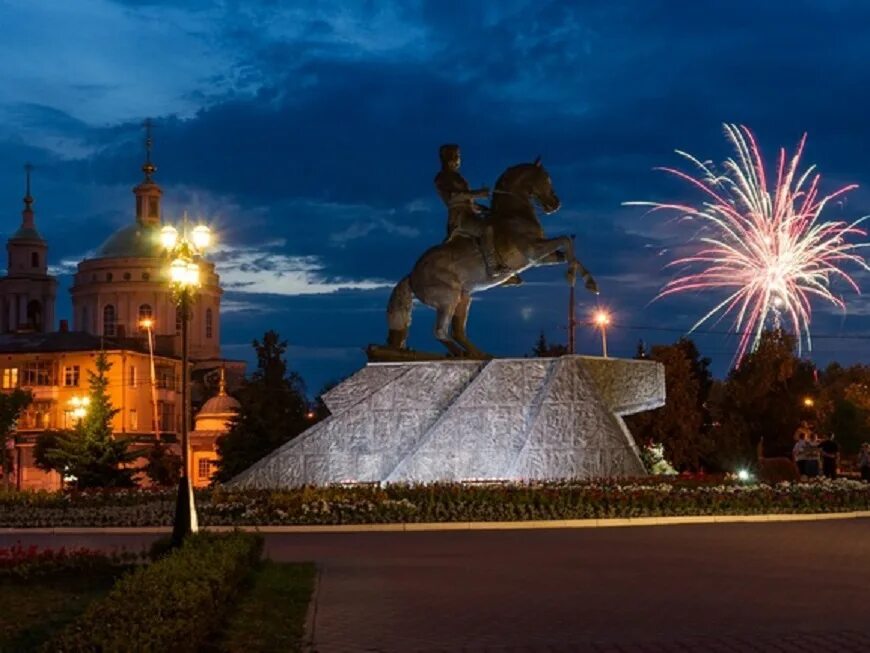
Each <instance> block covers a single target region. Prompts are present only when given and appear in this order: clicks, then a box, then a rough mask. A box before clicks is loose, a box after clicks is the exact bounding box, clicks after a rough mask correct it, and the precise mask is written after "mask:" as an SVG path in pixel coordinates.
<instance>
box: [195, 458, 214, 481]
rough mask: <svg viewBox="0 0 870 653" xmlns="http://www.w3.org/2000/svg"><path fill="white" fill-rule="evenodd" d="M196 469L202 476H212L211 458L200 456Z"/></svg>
mask: <svg viewBox="0 0 870 653" xmlns="http://www.w3.org/2000/svg"><path fill="white" fill-rule="evenodd" d="M196 471H197V475H198V476H199V477H200V478H211V460H209V459H208V458H200V459H199V462H198V463H197V469H196Z"/></svg>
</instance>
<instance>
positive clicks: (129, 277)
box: [124, 272, 132, 281]
mask: <svg viewBox="0 0 870 653" xmlns="http://www.w3.org/2000/svg"><path fill="white" fill-rule="evenodd" d="M131 278H132V276H131V274H130V273H129V272H125V273H124V281H129V280H130V279H131Z"/></svg>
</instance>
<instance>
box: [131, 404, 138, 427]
mask: <svg viewBox="0 0 870 653" xmlns="http://www.w3.org/2000/svg"><path fill="white" fill-rule="evenodd" d="M138 428H139V414H138V413H137V412H136V409H135V408H131V409H130V430H131V431H135V430H136V429H138Z"/></svg>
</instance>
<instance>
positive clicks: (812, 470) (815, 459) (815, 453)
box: [804, 433, 821, 478]
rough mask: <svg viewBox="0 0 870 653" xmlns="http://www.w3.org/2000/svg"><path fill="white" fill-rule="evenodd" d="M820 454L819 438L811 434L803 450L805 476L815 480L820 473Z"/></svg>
mask: <svg viewBox="0 0 870 653" xmlns="http://www.w3.org/2000/svg"><path fill="white" fill-rule="evenodd" d="M820 454H821V452H820V451H819V436H818V435H816V434H815V433H813V434H812V435H810V436H809V437H808V438H807V446H806V448H805V449H804V456H805V458H806V461H807V462H806V469H807V476H808V477H809V478H816V477H817V476H818V475H819V471H820V467H821V465H820V462H821V455H820Z"/></svg>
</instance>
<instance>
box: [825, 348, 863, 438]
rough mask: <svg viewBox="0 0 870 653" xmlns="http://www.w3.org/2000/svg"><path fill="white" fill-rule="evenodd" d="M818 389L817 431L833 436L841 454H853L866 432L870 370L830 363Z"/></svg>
mask: <svg viewBox="0 0 870 653" xmlns="http://www.w3.org/2000/svg"><path fill="white" fill-rule="evenodd" d="M819 386H820V387H819V394H818V396H817V397H816V398H815V399H816V401H815V407H814V409H815V413H816V417H817V420H818V424H819V430H820V431H821V432H823V433H832V434H834V436H835V437H836V439H837V441H838V442H839V443H840V447H841V452H842V453H844V454H855V453H857V452H858V449H859V448H860V446H861V443H862V442H863V441H865V440H866V439H867V433H868V432H870V367H868V366H866V365H852V366H850V367H846V368H844V367H841V366H840V365H838V364H837V363H831V364H830V365H828V367H827V368H825V370H824V371H823V372H822V373H821V375H820V378H819Z"/></svg>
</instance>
